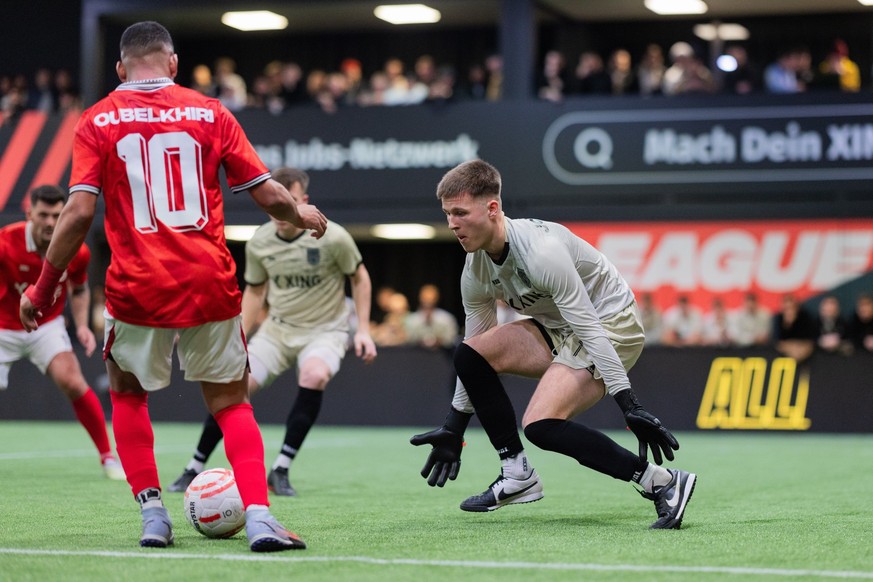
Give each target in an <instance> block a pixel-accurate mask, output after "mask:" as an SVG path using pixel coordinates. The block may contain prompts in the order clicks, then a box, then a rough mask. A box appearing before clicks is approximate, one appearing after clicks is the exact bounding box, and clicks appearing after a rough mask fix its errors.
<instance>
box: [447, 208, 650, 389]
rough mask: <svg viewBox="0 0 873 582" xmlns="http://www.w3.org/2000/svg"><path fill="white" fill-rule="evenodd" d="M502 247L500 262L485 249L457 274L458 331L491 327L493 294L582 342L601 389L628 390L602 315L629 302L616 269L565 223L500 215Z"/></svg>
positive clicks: (629, 294)
mask: <svg viewBox="0 0 873 582" xmlns="http://www.w3.org/2000/svg"><path fill="white" fill-rule="evenodd" d="M504 220H505V224H506V241H507V243H508V251H507V253H506V255H505V257H504V260H503V261H502V263H501V264H497V263H495V262H494V261H493V260H491V258H490V257H489V256H488V254H487V253H486V252H485V251H484V250H480V251H476V252H474V253H470V254H468V255H467V260H466V264H465V265H464V271H463V273H462V275H461V296H462V297H463V300H464V312H465V314H466V325H465V336H466V337H473V336H475V335H478V334H480V333H483V332H485V331H487V330H488V329H490V328H492V327H494V326H495V325H497V308H496V304H495V300H496V299H502V300H504V301H505V302H506V303H507V304H508V305H509V306H510V307H512V308H513V309H515V310H516V311H517V312H519V313H521V314H524V315H529V316H531V317H533V318H534V319H535V320H537V321H539V322H540V323H541V324H542V325H543V326H545V327H546V328H550V329H564V330H566V331H568V332H570V333H573V334H575V335H576V337H578V338H579V340H580V341H581V342H582V345H583V346H585V349H586V351H587V352H588V354H589V355H590V356H591V359H592V360H593V363H594V365H595V366H596V367H597V369H598V371H599V372H600V374H601V375H602V376H603V380H604V382H605V383H606V386H607V388H610V391H612V390H613V389H623V388H624V387H630V383H629V382H628V379H627V373H626V372H625V369H624V366H623V365H622V363H621V360H620V359H619V357H618V355H617V354H616V352H615V348H614V347H613V345H612V343H610V341H609V339H608V338H607V336H606V332H605V331H604V330H603V326H602V325H601V323H600V322H601V320H603V319H605V318H607V317H609V316H611V315H615V314H617V313H618V312H620V311H622V310H623V309H624V308H626V307H627V306H628V305H630V304H631V303H632V302H633V301H634V295H633V291H631V289H630V287H629V286H628V284H627V283H626V282H625V280H624V278H623V277H622V276H621V274H619V272H618V269H616V268H615V266H614V265H613V264H612V263H610V262H609V260H608V259H607V258H606V257H605V256H604V255H603V253H601V252H600V251H598V250H597V249H596V248H594V247H593V246H591V245H590V244H588V243H587V242H586V241H584V240H583V239H581V238H579V237H578V236H576V235H575V234H573V233H572V232H571V231H570V230H569V229H567V228H566V227H564V226H562V225H560V224H557V223H554V222H545V221H541V220H531V219H516V220H512V219H510V218H505V219H504Z"/></svg>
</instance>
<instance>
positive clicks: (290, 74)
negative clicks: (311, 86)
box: [279, 63, 309, 109]
mask: <svg viewBox="0 0 873 582" xmlns="http://www.w3.org/2000/svg"><path fill="white" fill-rule="evenodd" d="M279 97H281V98H282V102H283V103H284V104H285V108H286V109H287V108H288V107H294V106H295V105H301V104H303V103H306V102H307V101H309V95H307V93H306V83H305V82H304V81H303V69H301V68H300V65H298V64H297V63H283V64H282V67H281V69H280V70H279Z"/></svg>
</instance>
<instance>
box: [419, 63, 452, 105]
mask: <svg viewBox="0 0 873 582" xmlns="http://www.w3.org/2000/svg"><path fill="white" fill-rule="evenodd" d="M455 76H456V75H455V68H454V67H452V66H451V65H442V66H441V67H440V68H438V69H437V73H436V78H435V79H434V81H433V83H431V85H430V92H429V93H428V95H427V99H426V102H427V103H442V102H445V101H451V100H453V99H454V97H455Z"/></svg>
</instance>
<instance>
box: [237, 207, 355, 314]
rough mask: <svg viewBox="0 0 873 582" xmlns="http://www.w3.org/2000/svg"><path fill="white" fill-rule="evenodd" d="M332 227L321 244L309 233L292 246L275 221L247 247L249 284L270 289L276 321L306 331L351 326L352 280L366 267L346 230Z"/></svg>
mask: <svg viewBox="0 0 873 582" xmlns="http://www.w3.org/2000/svg"><path fill="white" fill-rule="evenodd" d="M327 225H328V226H327V230H326V231H325V233H324V236H322V237H321V238H315V237H313V236H311V231H308V230H307V231H304V232H302V233H301V234H300V235H299V236H297V237H296V238H295V239H294V240H290V241H289V240H284V239H282V238H280V237H279V235H278V233H277V232H276V225H275V224H274V223H273V222H272V221H270V222H268V223H266V224H264V225H262V226H261V227H260V228H258V230H257V231H255V234H254V236H253V237H252V238H251V240H249V242H248V243H246V269H245V280H246V283H248V284H249V285H262V284H264V283H267V285H268V286H267V302H268V303H269V305H270V315H271V316H273V317H277V318H279V319H280V320H281V321H283V322H285V323H288V324H290V325H294V326H297V327H303V328H315V327H325V326H327V327H331V328H337V329H339V328H342V326H345V327H347V326H348V307H347V305H346V301H345V284H346V277H350V276H351V275H353V274H354V273H355V271H356V270H357V268H358V266H359V265H360V264H361V262H362V259H361V252H360V251H359V250H358V246H357V245H356V244H355V241H354V240H353V239H352V236H351V235H350V234H349V233H348V231H347V230H346V229H344V228H343V227H342V226H340V225H339V224H337V223H335V222H331V221H328V223H327ZM337 326H340V327H337Z"/></svg>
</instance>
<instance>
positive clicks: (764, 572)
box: [0, 548, 873, 580]
mask: <svg viewBox="0 0 873 582" xmlns="http://www.w3.org/2000/svg"><path fill="white" fill-rule="evenodd" d="M0 554H16V555H25V556H95V557H101V558H146V559H152V560H224V561H228V562H284V563H287V564H292V563H294V562H301V563H302V562H358V563H361V564H371V565H377V566H398V565H400V566H428V567H431V566H439V567H446V568H481V569H492V570H504V569H531V570H569V571H574V570H578V571H596V572H644V573H650V572H673V573H679V574H689V573H692V574H737V575H745V576H749V575H755V576H791V577H797V576H818V577H821V578H855V579H864V580H873V572H858V571H851V570H846V571H840V570H788V569H782V568H739V567H731V566H657V565H651V566H644V565H637V564H562V563H550V562H543V563H539V562H475V561H463V560H413V559H407V558H388V559H382V558H369V557H366V556H299V555H295V556H294V557H290V556H287V555H285V556H281V557H280V556H277V555H258V554H178V553H176V552H175V551H173V550H172V549H171V550H165V551H162V552H156V553H153V551H152V550H144V551H142V552H106V551H71V550H29V549H16V548H0Z"/></svg>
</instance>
